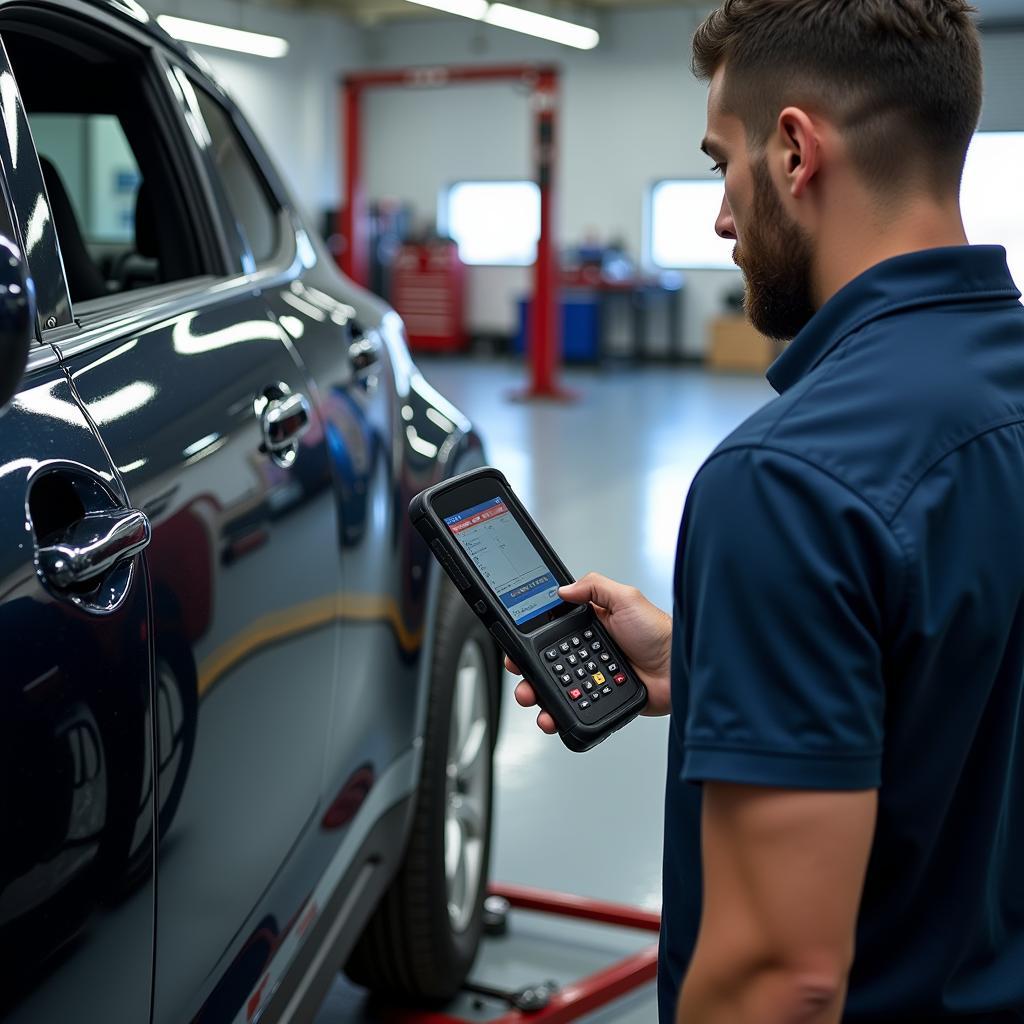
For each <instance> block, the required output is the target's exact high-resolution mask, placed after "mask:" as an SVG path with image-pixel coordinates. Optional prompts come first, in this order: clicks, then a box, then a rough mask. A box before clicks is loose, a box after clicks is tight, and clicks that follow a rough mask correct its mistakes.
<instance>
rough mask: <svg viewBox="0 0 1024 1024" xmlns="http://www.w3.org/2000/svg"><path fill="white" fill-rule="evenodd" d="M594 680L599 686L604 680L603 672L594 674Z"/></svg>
mask: <svg viewBox="0 0 1024 1024" xmlns="http://www.w3.org/2000/svg"><path fill="white" fill-rule="evenodd" d="M594 682H595V683H597V685H598V686H600V685H601V684H602V683H603V682H604V673H603V672H598V673H597V674H596V675H595V676H594Z"/></svg>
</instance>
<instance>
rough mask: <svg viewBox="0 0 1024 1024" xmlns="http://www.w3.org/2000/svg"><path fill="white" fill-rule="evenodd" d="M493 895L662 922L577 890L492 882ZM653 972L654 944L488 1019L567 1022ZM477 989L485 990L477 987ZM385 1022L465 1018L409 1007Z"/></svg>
mask: <svg viewBox="0 0 1024 1024" xmlns="http://www.w3.org/2000/svg"><path fill="white" fill-rule="evenodd" d="M490 894H491V895H492V896H500V897H503V898H504V899H506V900H508V902H509V904H510V905H511V906H512V907H518V908H519V909H520V910H533V911H538V912H540V913H543V914H555V915H557V916H559V917H570V918H575V919H576V920H580V921H594V922H596V923H598V924H610V925H618V926H620V927H623V928H637V929H640V930H643V931H649V932H657V931H659V930H660V928H661V915H660V914H656V913H653V912H652V911H649V910H640V909H638V908H636V907H624V906H621V905H619V904H616V903H604V902H602V901H600V900H591V899H585V898H583V897H581V896H567V895H564V894H562V893H556V892H545V891H543V890H541V889H529V888H526V887H524V886H517V885H493V886H491V888H490ZM657 973H658V945H657V943H655V944H654V945H653V946H650V947H648V948H647V949H644V950H642V951H641V952H639V953H634V954H633V955H632V956H628V957H626V958H625V959H624V960H620V961H619V962H618V963H615V964H612V965H611V966H610V967H605V968H603V969H602V970H600V971H597V972H596V973H594V974H591V975H590V976H589V977H587V978H583V979H582V980H580V981H577V982H573V983H572V984H569V985H566V986H565V987H564V988H560V989H557V990H554V991H552V992H551V993H550V994H548V995H547V997H546V998H545V1000H544V1004H543V1005H542V1006H541V1007H540V1008H538V1009H536V1010H530V1011H527V1010H516V1009H513V1010H510V1011H509V1012H508V1013H506V1014H503V1015H502V1016H501V1017H496V1018H494V1019H493V1020H491V1021H489V1022H488V1024H525V1022H527V1021H530V1022H542V1024H566V1022H568V1021H574V1020H579V1018H580V1017H582V1016H583V1015H584V1014H587V1013H592V1012H593V1011H595V1010H598V1009H600V1008H601V1007H602V1006H606V1005H607V1004H608V1003H610V1002H613V1001H614V1000H616V999H618V998H620V997H621V996H624V995H626V994H627V993H629V992H632V991H633V990H634V989H636V988H639V987H640V986H641V985H645V984H647V982H650V981H653V980H654V978H655V977H656V976H657ZM479 991H485V990H484V989H483V988H482V987H481V988H480V989H479ZM388 1024H466V1022H465V1021H464V1020H463V1018H461V1017H451V1016H448V1015H447V1014H445V1013H440V1012H434V1011H428V1012H419V1011H414V1010H396V1011H394V1013H393V1015H391V1016H389V1017H388Z"/></svg>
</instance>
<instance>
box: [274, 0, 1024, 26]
mask: <svg viewBox="0 0 1024 1024" xmlns="http://www.w3.org/2000/svg"><path fill="white" fill-rule="evenodd" d="M270 2H271V3H272V4H273V5H274V6H283V7H306V8H308V7H317V8H324V9H329V10H334V11H341V12H342V13H343V14H346V15H348V16H349V17H351V18H354V19H356V20H358V21H361V22H364V23H366V24H373V23H374V22H377V21H388V20H394V19H401V18H425V17H426V18H429V17H438V18H450V17H452V16H451V15H449V14H442V13H440V12H438V11H433V10H431V9H430V8H428V7H421V6H419V5H417V4H412V3H407V2H406V0H270ZM512 2H514V3H517V4H519V5H520V6H524V7H532V8H533V9H534V10H539V11H542V12H544V13H550V14H554V15H558V14H560V13H562V14H563V15H564V16H565V17H567V18H570V19H571V17H572V14H573V12H574V11H576V12H581V11H593V12H599V11H607V10H639V9H641V8H645V7H646V8H650V7H699V8H708V7H712V6H714V2H715V0H565V2H562V0H548V2H546V3H543V2H541V3H537V2H530V0H525V2H524V0H512ZM973 3H974V6H975V7H977V8H978V10H979V12H980V13H981V16H982V18H983V19H987V20H992V21H999V20H1003V19H1008V18H1013V19H1014V20H1018V21H1019V20H1022V17H1024V4H1022V3H1021V0H973Z"/></svg>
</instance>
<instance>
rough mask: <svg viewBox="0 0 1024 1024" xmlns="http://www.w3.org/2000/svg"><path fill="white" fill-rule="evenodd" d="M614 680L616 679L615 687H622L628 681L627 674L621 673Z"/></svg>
mask: <svg viewBox="0 0 1024 1024" xmlns="http://www.w3.org/2000/svg"><path fill="white" fill-rule="evenodd" d="M613 678H614V679H615V685H616V686H621V685H622V684H623V683H624V682H625V681H626V674H625V673H624V672H619V673H618V674H617V675H616V676H614V677H613Z"/></svg>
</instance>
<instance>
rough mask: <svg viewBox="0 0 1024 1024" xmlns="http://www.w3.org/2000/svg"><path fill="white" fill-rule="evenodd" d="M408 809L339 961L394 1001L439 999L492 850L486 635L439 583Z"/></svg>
mask: <svg viewBox="0 0 1024 1024" xmlns="http://www.w3.org/2000/svg"><path fill="white" fill-rule="evenodd" d="M431 668H432V670H431V687H430V698H429V699H430V705H429V709H428V712H427V726H426V734H425V736H424V748H423V767H422V772H421V776H420V785H419V791H418V793H417V798H416V810H415V817H414V819H413V824H412V831H411V835H410V838H409V844H408V847H407V849H406V852H405V859H404V861H403V863H402V866H401V868H400V869H399V871H398V874H397V876H396V878H395V880H394V882H393V883H392V885H391V888H390V889H389V890H388V892H387V893H386V894H385V896H384V898H383V899H382V900H381V904H380V906H379V907H378V908H377V910H376V912H375V913H374V916H373V917H372V918H371V920H370V923H369V924H368V925H367V928H366V931H365V932H364V933H363V936H362V938H361V939H360V941H359V944H358V945H357V947H356V949H355V951H354V952H353V954H352V956H351V958H350V960H349V962H348V964H347V966H346V972H347V973H348V975H349V977H351V978H352V980H353V981H355V982H357V983H358V984H361V985H364V986H366V987H367V988H370V989H371V990H373V991H374V992H376V993H379V994H380V995H382V996H387V997H389V998H392V999H395V998H397V999H405V1000H418V1001H421V1002H422V1001H424V1000H426V1001H443V1000H447V999H450V998H452V997H453V996H454V995H455V993H456V992H458V990H459V988H460V987H461V986H462V983H463V982H464V981H465V979H466V975H467V974H468V972H469V969H470V967H471V966H472V964H473V960H474V958H475V957H476V952H477V947H478V946H479V943H480V936H481V933H482V928H483V901H484V896H485V895H486V887H487V877H488V868H489V864H490V852H491V796H492V770H491V768H492V765H491V760H492V753H493V747H494V727H495V722H496V717H495V707H496V704H497V701H498V681H499V678H500V674H499V662H498V654H497V651H496V649H495V646H494V642H493V640H492V639H491V637H490V634H489V633H488V632H487V630H486V629H485V628H484V627H483V626H482V625H481V624H480V621H479V620H478V619H477V618H476V616H475V615H474V614H473V613H472V611H471V610H470V609H469V608H468V607H467V606H466V604H465V602H464V601H463V600H462V598H461V596H460V595H459V594H458V593H457V592H456V591H455V590H454V589H452V588H450V587H449V586H447V585H445V587H444V588H443V589H442V596H441V603H440V607H439V609H438V619H437V637H436V643H435V646H434V658H433V664H432V667H431Z"/></svg>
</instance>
